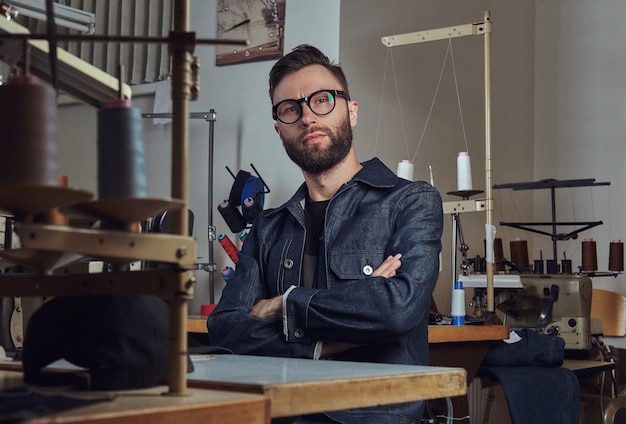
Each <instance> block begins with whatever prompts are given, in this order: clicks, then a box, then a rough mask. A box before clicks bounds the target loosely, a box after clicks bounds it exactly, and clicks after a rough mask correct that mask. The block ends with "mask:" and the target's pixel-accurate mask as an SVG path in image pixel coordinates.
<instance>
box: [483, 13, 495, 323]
mask: <svg viewBox="0 0 626 424" xmlns="http://www.w3.org/2000/svg"><path fill="white" fill-rule="evenodd" d="M484 30H485V32H484V34H485V35H484V37H485V38H484V46H485V194H486V205H487V207H486V215H487V216H486V223H485V226H486V227H489V228H491V226H492V225H493V194H492V191H493V190H492V185H493V184H492V180H493V171H492V167H491V166H492V162H493V161H492V157H491V154H492V153H491V142H492V141H491V12H490V11H488V10H487V11H485V20H484ZM491 246H492V248H493V244H491ZM490 256H491V257H493V255H490ZM486 266H487V311H489V312H494V284H493V273H494V268H495V263H494V262H489V261H486Z"/></svg>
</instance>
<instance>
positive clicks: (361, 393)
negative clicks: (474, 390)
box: [187, 355, 467, 418]
mask: <svg viewBox="0 0 626 424" xmlns="http://www.w3.org/2000/svg"><path fill="white" fill-rule="evenodd" d="M192 360H193V363H194V368H195V369H194V372H193V373H191V374H189V375H188V378H187V382H188V385H189V387H195V388H209V389H217V390H234V391H239V392H248V393H257V394H263V395H265V396H266V397H267V398H268V399H269V401H270V408H271V412H270V415H271V417H272V418H275V417H290V416H297V415H302V414H310V413H317V412H324V411H333V410H341V409H349V408H360V407H368V406H378V405H385V404H393V403H400V402H411V401H419V400H425V399H434V398H442V397H443V398H445V397H448V396H460V395H464V394H465V393H466V390H467V387H466V385H467V383H466V379H465V375H466V373H465V370H464V369H462V368H443V367H425V366H412V365H395V364H373V363H364V362H346V361H313V360H310V359H296V358H276V357H267V356H249V355H205V356H200V357H192Z"/></svg>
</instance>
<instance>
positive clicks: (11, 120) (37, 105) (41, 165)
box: [0, 75, 58, 186]
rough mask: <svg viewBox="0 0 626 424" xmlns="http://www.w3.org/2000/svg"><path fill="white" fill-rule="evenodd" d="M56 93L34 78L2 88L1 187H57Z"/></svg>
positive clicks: (14, 80)
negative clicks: (14, 185)
mask: <svg viewBox="0 0 626 424" xmlns="http://www.w3.org/2000/svg"><path fill="white" fill-rule="evenodd" d="M56 117H57V107H56V93H55V91H54V90H53V89H52V88H50V87H47V86H44V85H41V84H40V83H39V82H38V80H37V78H35V77H33V76H32V75H20V76H15V77H11V78H10V79H9V81H8V83H7V84H5V85H3V86H1V87H0V128H2V143H0V160H2V166H0V183H2V184H24V185H37V186H39V185H45V186H55V185H57V178H58V159H57V147H58V146H57V139H56V138H57V127H56V121H57V119H56Z"/></svg>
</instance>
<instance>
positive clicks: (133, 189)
mask: <svg viewBox="0 0 626 424" xmlns="http://www.w3.org/2000/svg"><path fill="white" fill-rule="evenodd" d="M129 104H130V102H129V101H125V100H120V101H117V102H112V105H110V106H105V107H104V108H102V109H100V110H99V111H98V197H99V198H100V199H106V198H142V197H147V191H148V189H147V181H146V172H145V156H144V148H143V137H142V135H143V133H142V123H141V113H140V112H139V109H137V108H133V107H128V105H129Z"/></svg>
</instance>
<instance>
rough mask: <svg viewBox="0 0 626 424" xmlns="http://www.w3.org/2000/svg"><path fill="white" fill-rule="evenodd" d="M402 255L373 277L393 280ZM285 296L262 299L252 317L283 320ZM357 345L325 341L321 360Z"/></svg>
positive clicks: (381, 268)
mask: <svg viewBox="0 0 626 424" xmlns="http://www.w3.org/2000/svg"><path fill="white" fill-rule="evenodd" d="M401 258H402V254H401V253H397V254H396V255H394V256H388V257H387V259H385V261H384V262H383V263H382V264H380V266H379V267H378V268H376V270H375V271H374V272H373V273H372V275H371V276H372V277H385V278H391V277H393V276H395V275H396V270H397V269H398V268H400V265H402V262H401V261H400V259H401ZM282 306H283V296H282V295H279V296H275V297H272V298H270V299H261V300H259V301H258V302H257V303H256V304H255V305H254V306H253V307H252V309H250V315H254V316H255V317H257V318H261V319H265V320H268V321H278V320H281V319H282ZM355 346H357V345H353V344H349V343H342V342H337V341H324V344H323V347H322V353H321V356H320V357H321V358H328V357H331V356H334V355H336V354H338V353H340V352H343V351H345V350H348V349H351V348H353V347H355Z"/></svg>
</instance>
